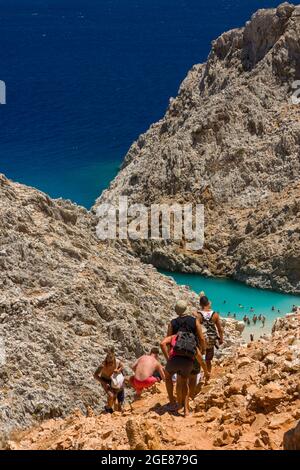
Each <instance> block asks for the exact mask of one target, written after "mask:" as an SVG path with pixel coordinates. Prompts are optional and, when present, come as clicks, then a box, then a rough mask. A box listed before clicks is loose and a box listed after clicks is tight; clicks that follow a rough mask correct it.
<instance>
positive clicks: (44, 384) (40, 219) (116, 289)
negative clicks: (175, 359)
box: [0, 176, 193, 432]
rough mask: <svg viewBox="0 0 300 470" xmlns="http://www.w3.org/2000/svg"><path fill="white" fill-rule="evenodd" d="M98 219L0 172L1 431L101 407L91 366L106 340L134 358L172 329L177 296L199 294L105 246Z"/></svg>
mask: <svg viewBox="0 0 300 470" xmlns="http://www.w3.org/2000/svg"><path fill="white" fill-rule="evenodd" d="M94 223H95V220H94V218H93V216H92V215H91V214H90V213H88V212H87V211H86V210H85V209H83V208H81V207H78V206H76V205H74V204H72V203H71V202H68V201H63V200H56V201H53V200H51V199H50V198H49V197H48V196H46V195H45V194H43V193H41V192H39V191H36V190H35V189H31V188H28V187H25V186H22V185H19V184H15V183H12V182H10V181H8V180H7V179H6V178H5V177H4V176H0V431H1V432H3V431H9V430H11V429H13V428H15V427H20V426H22V427H24V426H28V425H30V424H31V423H33V422H34V421H35V420H41V419H45V418H48V417H57V416H62V415H65V414H67V413H70V412H71V411H72V410H73V409H74V408H76V407H79V408H80V409H81V410H82V411H83V412H84V411H85V410H86V408H87V407H88V406H90V407H92V408H93V409H94V410H95V411H99V410H101V409H102V405H103V394H102V392H101V390H100V387H99V384H97V383H96V382H95V381H94V379H93V372H94V370H95V368H96V367H97V366H98V365H99V364H100V362H101V361H102V360H103V358H104V355H105V351H106V350H107V348H108V347H110V346H114V347H115V350H116V352H117V354H118V355H119V356H120V357H121V358H122V359H124V360H125V362H126V363H127V361H130V362H131V361H132V360H134V358H135V357H136V356H138V355H140V354H141V353H142V352H143V351H148V350H149V348H150V346H152V345H153V344H154V345H155V344H156V343H157V340H158V339H159V340H160V338H161V336H162V335H164V334H165V332H166V323H167V321H168V319H169V318H170V315H173V312H172V311H173V307H174V303H175V302H176V298H179V297H182V296H183V297H186V298H187V299H188V298H190V299H191V300H193V296H192V294H191V293H190V292H188V291H187V290H185V289H180V288H178V287H177V286H176V284H175V283H174V282H173V281H172V280H171V279H169V278H167V277H164V276H161V275H160V274H159V273H158V272H157V271H156V269H154V268H153V267H151V266H146V265H142V263H141V262H140V261H139V260H137V259H136V258H134V257H132V256H130V255H129V254H128V253H127V252H125V251H124V250H123V249H122V247H120V248H119V249H118V250H117V249H115V248H110V247H109V246H108V245H107V244H103V243H102V244H100V243H99V242H98V240H97V239H96V237H95V236H94V235H93V233H94ZM171 312H172V313H171Z"/></svg>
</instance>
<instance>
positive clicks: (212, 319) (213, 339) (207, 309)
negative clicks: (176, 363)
mask: <svg viewBox="0 0 300 470" xmlns="http://www.w3.org/2000/svg"><path fill="white" fill-rule="evenodd" d="M201 294H202V295H200V300H199V302H200V311H199V316H200V322H201V323H202V324H203V325H204V327H205V328H206V344H207V349H206V354H205V361H206V366H207V370H208V373H209V374H210V373H211V369H212V360H213V358H214V351H215V347H216V346H217V345H218V344H219V345H221V344H223V342H224V334H223V328H222V325H221V320H220V315H219V314H218V313H217V312H215V311H214V310H212V308H211V302H210V301H209V300H208V298H207V297H206V296H205V295H204V293H201Z"/></svg>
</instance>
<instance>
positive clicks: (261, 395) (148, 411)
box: [7, 315, 300, 450]
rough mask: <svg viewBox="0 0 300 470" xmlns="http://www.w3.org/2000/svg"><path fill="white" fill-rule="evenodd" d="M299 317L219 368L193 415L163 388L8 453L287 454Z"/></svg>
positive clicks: (64, 423) (51, 426) (295, 402)
mask: <svg viewBox="0 0 300 470" xmlns="http://www.w3.org/2000/svg"><path fill="white" fill-rule="evenodd" d="M299 327H300V315H294V316H290V317H286V318H284V319H280V320H278V321H277V322H276V324H275V326H274V331H273V335H272V336H270V337H266V338H261V339H260V340H259V341H257V342H254V343H252V344H249V345H247V346H244V347H239V348H238V349H237V350H236V352H235V353H234V354H233V355H232V356H231V357H227V358H223V360H220V361H218V364H217V365H216V366H215V369H214V374H213V377H212V379H211V382H210V383H209V384H208V385H207V386H203V387H202V390H201V392H200V393H199V395H198V396H197V397H196V398H195V400H193V401H192V402H191V414H190V416H188V417H186V418H184V417H183V416H182V415H180V413H177V414H170V413H169V412H168V411H167V408H166V404H167V402H168V400H167V395H166V392H165V388H164V385H163V384H160V385H159V386H156V387H155V388H153V389H152V390H150V391H148V392H146V393H145V395H144V396H143V398H141V399H140V400H139V401H137V402H134V403H132V404H129V405H127V406H126V408H125V409H124V411H123V412H122V413H114V414H113V415H107V414H101V415H99V416H96V415H94V414H93V413H92V412H89V413H88V415H87V416H83V415H82V414H81V413H80V412H79V411H75V412H74V413H73V414H72V415H71V416H70V417H69V418H67V419H65V420H63V419H57V420H49V421H46V422H44V423H42V424H41V425H40V426H37V427H36V428H33V429H30V430H27V431H23V432H19V433H17V434H15V435H13V436H12V437H11V440H10V442H9V443H8V444H7V446H8V448H10V449H23V450H27V449H28V450H29V449H103V450H112V449H117V450H126V449H140V450H148V449H169V450H176V449H182V450H196V449H199V450H201V449H202V450H204V449H261V450H263V449H264V450H267V449H272V450H279V449H282V442H283V436H284V434H285V433H286V431H288V430H289V429H291V428H293V427H294V426H296V424H297V421H298V420H299V419H300V400H299V398H300V334H299Z"/></svg>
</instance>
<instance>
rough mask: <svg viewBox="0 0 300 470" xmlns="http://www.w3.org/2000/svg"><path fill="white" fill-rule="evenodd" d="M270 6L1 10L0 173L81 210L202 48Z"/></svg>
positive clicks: (157, 4) (151, 3)
mask: <svg viewBox="0 0 300 470" xmlns="http://www.w3.org/2000/svg"><path fill="white" fill-rule="evenodd" d="M278 3H279V0H275V1H272V0H263V1H258V0H247V1H245V0H214V1H213V2H209V1H207V0H206V1H205V0H0V31H1V33H0V34H1V68H0V80H4V81H5V82H6V86H7V105H5V106H1V107H0V112H1V126H0V172H3V173H5V174H6V175H7V176H8V177H10V178H12V179H14V180H18V181H20V182H23V183H26V184H29V185H33V186H35V187H37V188H40V189H42V190H43V191H46V192H47V193H49V194H50V195H51V196H53V197H59V196H62V197H64V198H70V199H72V200H73V201H75V202H77V203H79V204H82V205H84V206H86V207H90V206H91V205H92V204H93V202H94V200H95V198H96V197H97V196H99V194H100V193H101V191H102V190H103V189H104V188H106V187H107V186H108V184H109V182H110V180H111V179H112V178H113V177H114V176H115V174H116V172H117V170H118V166H119V164H120V162H121V161H122V159H123V157H124V155H125V153H126V151H127V150H128V148H129V146H130V145H131V143H132V142H133V141H134V140H135V139H136V138H137V137H138V135H139V134H140V133H141V132H144V131H145V130H146V129H147V128H148V127H149V125H150V124H151V123H153V122H154V121H156V120H157V119H159V118H160V117H162V116H163V114H164V112H165V109H166V107H167V105H168V100H169V97H170V96H175V95H176V93H177V90H178V87H179V85H180V82H181V81H182V79H183V78H184V77H185V75H186V73H187V71H188V70H189V68H190V67H191V66H192V65H193V64H194V63H199V62H202V61H205V60H206V57H207V55H208V53H209V50H210V43H211V41H212V40H213V39H214V38H216V37H217V36H218V35H219V34H221V33H222V32H223V31H225V30H228V29H230V28H234V27H237V26H241V25H243V24H244V23H245V21H246V20H248V19H249V17H250V15H251V14H252V13H253V12H254V11H255V10H256V9H257V8H259V7H262V8H263V7H273V6H276V5H277V4H278Z"/></svg>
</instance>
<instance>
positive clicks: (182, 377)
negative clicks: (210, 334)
mask: <svg viewBox="0 0 300 470" xmlns="http://www.w3.org/2000/svg"><path fill="white" fill-rule="evenodd" d="M187 342H188V340H186V339H183V338H182V337H181V334H180V332H178V333H177V334H176V335H172V336H167V337H166V338H165V339H164V340H163V341H162V342H161V345H160V346H161V349H162V352H163V354H164V356H165V358H166V359H167V365H166V371H165V373H166V376H168V375H170V377H171V378H172V376H173V375H174V374H177V387H176V395H177V402H178V409H179V410H180V409H181V408H184V415H185V416H188V414H189V377H190V375H191V374H192V371H193V368H194V362H195V359H197V360H198V361H199V363H202V362H203V359H202V356H201V352H200V349H199V348H198V347H197V343H196V339H195V340H194V345H193V346H192V347H191V348H190V347H189V346H188V345H187ZM181 343H182V345H183V347H182V346H181ZM184 343H185V345H184ZM191 345H192V343H191ZM186 346H187V348H186V350H184V348H185V347H186ZM185 354H189V355H185ZM204 367H205V369H206V366H205V364H204ZM206 373H207V371H206ZM207 379H208V376H207Z"/></svg>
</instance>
